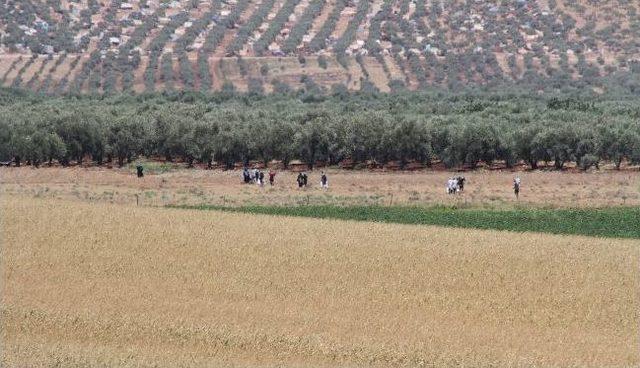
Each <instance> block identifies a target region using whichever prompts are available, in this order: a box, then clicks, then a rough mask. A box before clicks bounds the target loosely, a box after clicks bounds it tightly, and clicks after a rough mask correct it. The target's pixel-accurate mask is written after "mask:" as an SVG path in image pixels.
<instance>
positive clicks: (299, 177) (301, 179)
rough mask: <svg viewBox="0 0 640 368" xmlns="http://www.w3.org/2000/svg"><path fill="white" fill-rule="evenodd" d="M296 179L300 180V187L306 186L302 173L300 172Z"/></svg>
mask: <svg viewBox="0 0 640 368" xmlns="http://www.w3.org/2000/svg"><path fill="white" fill-rule="evenodd" d="M296 181H297V182H298V188H302V187H303V186H304V178H303V176H302V173H298V178H297V179H296Z"/></svg>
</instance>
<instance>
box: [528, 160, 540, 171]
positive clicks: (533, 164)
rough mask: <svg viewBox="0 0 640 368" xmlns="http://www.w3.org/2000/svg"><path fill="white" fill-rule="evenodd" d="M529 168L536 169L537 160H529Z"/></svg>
mask: <svg viewBox="0 0 640 368" xmlns="http://www.w3.org/2000/svg"><path fill="white" fill-rule="evenodd" d="M529 165H530V166H531V170H538V160H529Z"/></svg>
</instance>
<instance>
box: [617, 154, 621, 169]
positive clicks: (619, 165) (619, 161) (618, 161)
mask: <svg viewBox="0 0 640 368" xmlns="http://www.w3.org/2000/svg"><path fill="white" fill-rule="evenodd" d="M621 166H622V156H621V157H619V158H618V159H616V170H620V167H621Z"/></svg>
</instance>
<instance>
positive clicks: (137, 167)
mask: <svg viewBox="0 0 640 368" xmlns="http://www.w3.org/2000/svg"><path fill="white" fill-rule="evenodd" d="M136 171H137V172H138V177H139V178H141V177H143V176H144V173H143V171H144V167H142V166H141V165H138V166H136Z"/></svg>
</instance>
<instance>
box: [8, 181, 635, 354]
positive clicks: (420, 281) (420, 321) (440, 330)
mask: <svg viewBox="0 0 640 368" xmlns="http://www.w3.org/2000/svg"><path fill="white" fill-rule="evenodd" d="M41 172H44V171H41ZM150 180H153V179H152V178H150ZM336 182H339V181H338V180H336ZM1 209H2V212H1V213H2V214H3V216H2V224H1V226H2V232H1V234H2V242H3V244H2V308H1V311H2V321H1V323H2V328H1V331H2V332H1V337H2V345H3V349H2V350H1V354H2V355H1V357H2V364H1V365H2V366H3V367H24V366H29V367H45V366H46V367H50V366H64V367H80V366H81V367H87V366H101V367H102V366H118V367H142V366H166V367H170V366H189V367H204V366H209V367H220V366H233V367H243V366H254V367H255V366H264V367H272V366H273V367H275V366H278V367H283V366H300V367H303V366H304V367H309V366H318V367H320V366H349V367H356V366H363V367H365V366H366V367H370V366H381V367H390V366H437V367H439V366H493V367H500V366H510V367H513V366H527V367H529V366H564V367H567V366H591V367H603V366H609V367H622V366H638V365H640V352H639V351H638V346H639V344H640V332H639V330H638V325H639V324H640V315H639V311H640V244H639V242H638V241H622V240H605V239H592V238H583V237H569V236H549V235H536V234H527V235H521V234H513V233H500V232H494V231H474V230H445V229H440V228H435V227H419V226H407V225H389V224H368V223H351V222H341V221H329V220H313V219H292V218H286V217H268V216H251V215H242V214H229V213H216V212H198V211H187V210H169V209H160V208H136V207H132V206H122V205H111V204H104V203H102V204H88V203H79V202H70V201H61V200H51V199H29V198H24V197H7V196H4V199H3V200H2V202H1Z"/></svg>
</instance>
